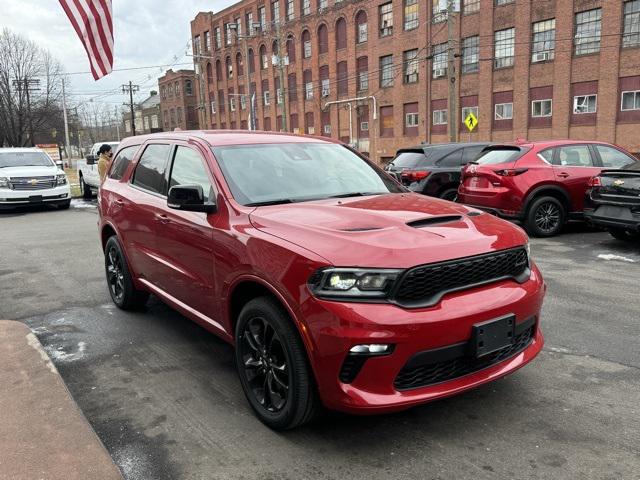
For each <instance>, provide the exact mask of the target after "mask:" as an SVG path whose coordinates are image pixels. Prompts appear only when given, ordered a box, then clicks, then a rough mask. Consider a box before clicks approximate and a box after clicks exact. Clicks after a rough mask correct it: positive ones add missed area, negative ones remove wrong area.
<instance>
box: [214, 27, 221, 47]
mask: <svg viewBox="0 0 640 480" xmlns="http://www.w3.org/2000/svg"><path fill="white" fill-rule="evenodd" d="M213 33H214V36H215V42H216V49H219V48H220V47H221V46H222V39H221V38H220V27H216V28H215V29H214V30H213Z"/></svg>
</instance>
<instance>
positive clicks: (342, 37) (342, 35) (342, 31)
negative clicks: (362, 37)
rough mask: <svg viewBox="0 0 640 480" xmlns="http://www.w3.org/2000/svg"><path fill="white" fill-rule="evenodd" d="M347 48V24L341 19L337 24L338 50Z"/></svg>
mask: <svg viewBox="0 0 640 480" xmlns="http://www.w3.org/2000/svg"><path fill="white" fill-rule="evenodd" d="M343 48H347V22H346V21H345V20H344V18H339V19H338V21H337V22H336V49H338V50H341V49H343Z"/></svg>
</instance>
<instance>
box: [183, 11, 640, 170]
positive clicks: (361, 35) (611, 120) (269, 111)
mask: <svg viewBox="0 0 640 480" xmlns="http://www.w3.org/2000/svg"><path fill="white" fill-rule="evenodd" d="M455 3H456V9H457V12H456V13H455V14H454V16H453V34H454V35H453V41H452V43H451V45H452V48H453V51H454V53H455V54H456V58H455V73H454V74H453V75H451V77H453V82H455V83H454V88H455V94H456V96H457V99H458V101H457V108H456V110H457V111H456V112H455V115H456V118H457V119H458V120H457V124H458V132H457V135H458V138H459V139H460V140H463V141H466V140H468V139H470V140H472V141H477V140H495V141H511V140H514V139H516V138H528V139H532V140H535V139H543V138H574V139H599V140H605V141H610V142H614V143H618V144H620V145H622V146H624V147H626V148H628V149H629V150H631V151H633V152H639V151H640V135H639V134H638V133H637V132H638V129H639V128H640V0H630V1H623V0H610V1H603V0H541V1H524V0H461V1H456V2H455ZM459 4H461V5H459ZM446 6H447V1H446V0H432V1H429V2H425V1H424V0H423V1H418V0H391V1H386V0H378V1H377V2H370V1H368V2H367V1H362V0H342V1H336V0H278V1H271V0H243V1H241V2H239V3H237V4H235V5H232V6H231V7H229V8H226V9H224V10H222V11H220V12H217V13H215V14H213V13H212V12H202V13H199V14H198V15H197V16H196V18H195V19H194V20H193V21H192V22H191V31H192V38H193V49H194V55H195V56H194V60H195V63H196V68H197V71H198V72H200V75H198V81H197V82H196V83H197V88H196V90H197V95H198V100H199V105H200V109H199V122H200V125H201V127H206V128H214V129H224V128H246V127H247V120H248V112H249V105H248V103H249V97H250V96H249V95H248V94H247V93H248V92H251V94H255V107H256V112H257V114H256V126H257V128H259V129H263V130H278V129H280V128H281V116H282V115H283V113H284V111H285V110H286V113H287V115H286V120H287V130H289V131H293V132H299V133H306V134H316V135H328V136H331V137H334V138H340V139H342V140H343V141H351V142H352V143H353V144H355V145H356V146H357V148H359V149H360V150H361V151H364V152H367V153H368V154H369V155H370V157H371V158H372V159H374V160H377V161H380V162H384V161H387V160H388V159H389V158H390V157H391V156H393V154H394V152H395V150H396V149H397V148H399V147H401V146H407V145H411V144H416V143H419V142H421V141H428V142H432V143H436V142H443V141H447V140H448V138H449V135H448V133H447V131H448V125H447V121H448V116H449V112H448V100H447V99H448V85H449V81H451V79H450V78H449V73H450V72H448V71H447V70H448V69H447V66H448V65H447V55H448V51H449V50H448V46H447V40H448V26H447V14H446ZM277 18H279V19H280V22H279V24H278V25H277V26H276V22H275V20H276V19H277ZM255 23H259V24H260V25H261V28H259V29H254V28H253V24H255ZM236 32H238V33H239V34H240V35H238V34H237V33H236ZM247 37H249V38H247ZM278 39H280V42H281V43H280V45H282V52H281V53H280V56H278V55H277V54H278V53H279V49H278V43H277V40H278ZM245 41H246V42H247V46H246V48H245V45H244V42H245ZM245 50H247V51H248V60H249V61H248V62H246V61H245V58H244V57H245V53H244V52H245ZM274 54H275V55H276V56H275V57H274ZM285 55H286V57H287V58H286V60H285V61H284V62H283V67H282V70H283V74H282V75H281V74H280V68H278V66H277V65H274V64H277V63H278V59H279V58H284V57H285ZM247 63H248V66H249V68H248V70H249V77H250V79H249V81H247V75H246V65H247ZM281 77H282V78H283V79H284V82H282V83H284V85H280V83H281V80H280V78H281ZM279 98H282V100H283V101H284V105H281V104H278V101H277V100H278V99H279ZM355 98H361V99H360V100H352V101H346V102H343V103H341V104H335V103H329V102H335V101H337V100H348V99H355ZM327 103H329V106H328V107H327ZM283 107H284V108H283ZM469 112H474V113H475V114H476V116H477V117H478V119H479V124H478V127H477V129H476V130H475V131H474V132H473V133H471V134H468V133H467V131H466V127H464V125H463V124H462V119H463V118H464V116H466V115H467V114H468V113H469Z"/></svg>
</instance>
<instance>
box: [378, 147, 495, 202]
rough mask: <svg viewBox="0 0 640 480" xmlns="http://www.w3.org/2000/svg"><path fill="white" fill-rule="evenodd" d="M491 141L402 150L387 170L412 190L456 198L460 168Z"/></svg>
mask: <svg viewBox="0 0 640 480" xmlns="http://www.w3.org/2000/svg"><path fill="white" fill-rule="evenodd" d="M488 145H491V144H490V143H486V142H485V143H443V144H436V145H418V146H416V147H410V148H402V149H400V150H398V152H397V153H396V156H395V157H394V159H393V160H392V161H391V162H390V163H389V164H387V165H386V166H385V170H386V171H387V172H389V173H391V174H393V175H395V177H396V178H397V179H398V180H399V181H401V182H402V184H403V185H405V186H406V187H407V188H409V190H411V191H412V192H417V193H422V194H423V195H429V196H430V197H440V198H444V199H445V200H450V201H455V200H456V198H457V196H458V185H459V184H460V172H461V170H462V167H463V166H464V165H466V164H467V163H469V162H471V161H473V160H475V159H476V158H477V157H478V156H479V155H480V153H481V152H482V150H483V149H484V148H485V147H486V146H488Z"/></svg>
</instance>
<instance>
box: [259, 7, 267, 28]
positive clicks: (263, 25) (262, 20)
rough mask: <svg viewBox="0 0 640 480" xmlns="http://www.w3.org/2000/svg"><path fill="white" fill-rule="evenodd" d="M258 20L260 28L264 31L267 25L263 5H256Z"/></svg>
mask: <svg viewBox="0 0 640 480" xmlns="http://www.w3.org/2000/svg"><path fill="white" fill-rule="evenodd" d="M258 22H260V30H261V31H262V32H264V31H265V30H266V26H267V11H266V10H265V7H258Z"/></svg>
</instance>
